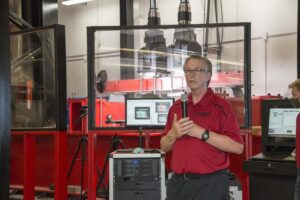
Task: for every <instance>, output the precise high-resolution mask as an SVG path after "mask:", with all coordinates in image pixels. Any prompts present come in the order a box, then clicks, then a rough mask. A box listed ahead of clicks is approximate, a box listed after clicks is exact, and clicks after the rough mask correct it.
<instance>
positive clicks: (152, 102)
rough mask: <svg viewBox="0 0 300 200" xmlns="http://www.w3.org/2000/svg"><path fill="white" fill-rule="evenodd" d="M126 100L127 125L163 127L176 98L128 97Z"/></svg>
mask: <svg viewBox="0 0 300 200" xmlns="http://www.w3.org/2000/svg"><path fill="white" fill-rule="evenodd" d="M125 102H126V103H125V106H126V114H125V116H126V118H125V124H126V126H127V127H137V128H140V127H141V128H163V127H164V126H165V124H166V121H167V117H168V112H169V109H170V107H171V106H172V104H173V102H174V99H173V98H160V99H144V98H127V99H126V101H125Z"/></svg>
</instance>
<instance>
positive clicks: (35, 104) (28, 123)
mask: <svg viewBox="0 0 300 200" xmlns="http://www.w3.org/2000/svg"><path fill="white" fill-rule="evenodd" d="M10 46H11V84H12V86H11V87H12V90H11V92H12V99H11V101H12V128H13V129H37V128H55V127H56V98H55V95H56V89H55V54H54V30H52V29H51V30H40V31H36V32H30V33H23V34H22V33H20V34H13V35H11V37H10Z"/></svg>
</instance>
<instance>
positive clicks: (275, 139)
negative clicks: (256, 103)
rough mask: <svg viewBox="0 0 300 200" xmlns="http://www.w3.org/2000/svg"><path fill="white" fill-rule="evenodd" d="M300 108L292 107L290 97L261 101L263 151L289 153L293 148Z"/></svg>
mask: <svg viewBox="0 0 300 200" xmlns="http://www.w3.org/2000/svg"><path fill="white" fill-rule="evenodd" d="M299 112H300V108H293V106H292V104H291V101H290V99H268V100H263V101H262V112H261V116H262V117H261V119H262V150H263V153H291V152H292V151H293V149H294V148H295V137H296V119H297V115H298V113H299Z"/></svg>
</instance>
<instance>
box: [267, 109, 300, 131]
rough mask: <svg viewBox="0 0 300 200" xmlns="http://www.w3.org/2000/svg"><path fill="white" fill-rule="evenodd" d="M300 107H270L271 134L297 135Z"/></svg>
mask: <svg viewBox="0 0 300 200" xmlns="http://www.w3.org/2000/svg"><path fill="white" fill-rule="evenodd" d="M299 112H300V108H270V114H269V129H268V134H269V136H273V137H295V136H296V119H297V115H298V114H299Z"/></svg>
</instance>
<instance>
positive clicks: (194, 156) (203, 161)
mask: <svg viewBox="0 0 300 200" xmlns="http://www.w3.org/2000/svg"><path fill="white" fill-rule="evenodd" d="M174 113H176V114H177V119H180V118H181V116H182V115H181V102H180V100H177V101H176V102H175V103H174V104H173V106H172V107H171V108H170V111H169V114H168V120H167V123H166V127H165V129H164V131H163V133H162V136H164V135H166V134H167V133H168V131H169V130H170V129H171V128H172V124H173V119H174ZM188 116H189V118H190V119H191V120H193V122H194V123H196V124H197V125H199V126H201V127H203V128H205V129H208V130H211V131H214V132H216V133H219V134H223V135H227V136H228V137H230V138H231V139H233V140H235V141H237V142H239V143H243V141H242V137H241V134H240V129H239V126H238V123H237V120H236V118H235V116H234V114H233V112H232V110H231V107H230V105H229V103H228V102H227V101H226V100H225V99H223V98H221V97H219V96H217V95H216V94H214V92H213V91H212V90H211V89H210V88H208V90H207V92H206V93H205V94H204V96H203V98H202V99H201V100H200V101H199V102H198V103H197V104H193V102H192V96H191V95H189V99H188ZM229 164H230V162H229V155H228V153H226V152H223V151H221V150H218V149H217V148H215V147H213V146H211V145H209V144H208V143H206V142H203V141H202V140H200V139H198V138H195V137H191V136H187V135H185V136H182V137H181V138H180V139H177V140H176V141H175V143H174V144H173V148H172V159H171V168H172V170H173V171H174V172H175V173H178V174H181V173H197V174H205V173H211V172H215V171H218V170H221V169H224V168H227V167H228V166H229Z"/></svg>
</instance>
